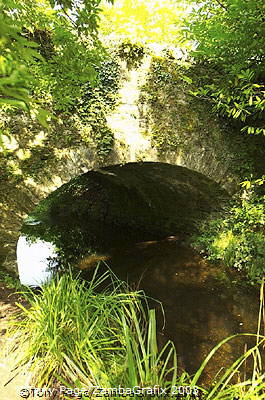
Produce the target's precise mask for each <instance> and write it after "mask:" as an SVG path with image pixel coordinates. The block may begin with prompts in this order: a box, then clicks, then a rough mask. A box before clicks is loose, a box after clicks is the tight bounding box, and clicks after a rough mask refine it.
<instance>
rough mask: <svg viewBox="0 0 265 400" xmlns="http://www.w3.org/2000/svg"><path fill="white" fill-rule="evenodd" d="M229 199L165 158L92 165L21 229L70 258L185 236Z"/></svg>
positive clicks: (50, 198)
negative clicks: (121, 163)
mask: <svg viewBox="0 0 265 400" xmlns="http://www.w3.org/2000/svg"><path fill="white" fill-rule="evenodd" d="M227 199H228V196H227V194H226V193H225V192H224V191H223V190H222V189H221V188H220V186H219V185H218V184H217V183H216V182H214V181H212V180H210V179H209V178H207V177H205V176H204V175H202V174H200V173H198V172H195V171H191V170H189V169H187V168H184V167H180V166H175V165H171V164H165V163H153V162H140V163H129V164H124V165H114V166H110V167H105V168H102V169H98V170H91V171H89V172H87V173H85V174H82V175H80V176H78V177H76V178H74V179H72V180H70V181H69V182H68V183H66V184H64V185H62V186H61V187H60V188H59V189H57V190H56V191H54V192H53V193H52V194H51V195H49V196H48V197H47V198H46V199H45V200H43V201H42V202H40V203H39V205H38V206H37V208H36V209H35V210H34V212H33V213H32V214H31V217H32V218H33V219H35V220H37V221H39V224H35V225H32V224H27V223H25V224H24V226H23V228H22V232H23V234H26V235H29V236H33V237H35V238H38V239H42V240H45V241H47V242H52V243H54V244H55V245H56V246H57V247H58V248H61V249H62V250H63V252H64V254H66V255H68V256H69V259H70V261H73V260H74V261H76V260H78V259H80V257H83V256H85V255H88V254H94V253H95V252H96V253H97V252H99V253H100V254H108V253H109V252H110V251H111V250H112V249H113V248H115V247H119V246H121V245H124V244H130V243H136V242H141V241H148V240H159V239H162V238H165V237H168V236H170V235H180V236H181V237H187V236H189V235H190V234H191V233H194V232H196V231H197V230H198V224H199V223H200V222H201V221H203V220H205V219H207V218H209V217H211V216H212V215H213V214H214V213H217V214H218V213H219V214H220V213H221V212H222V206H223V205H224V204H225V202H226V200H227Z"/></svg>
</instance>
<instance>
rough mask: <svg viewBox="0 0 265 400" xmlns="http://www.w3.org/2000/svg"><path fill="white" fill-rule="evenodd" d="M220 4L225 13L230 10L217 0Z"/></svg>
mask: <svg viewBox="0 0 265 400" xmlns="http://www.w3.org/2000/svg"><path fill="white" fill-rule="evenodd" d="M215 1H216V2H217V3H218V4H219V6H220V7H222V8H223V9H224V10H225V11H228V8H227V7H226V6H225V5H224V4H223V3H221V1H220V0H215Z"/></svg>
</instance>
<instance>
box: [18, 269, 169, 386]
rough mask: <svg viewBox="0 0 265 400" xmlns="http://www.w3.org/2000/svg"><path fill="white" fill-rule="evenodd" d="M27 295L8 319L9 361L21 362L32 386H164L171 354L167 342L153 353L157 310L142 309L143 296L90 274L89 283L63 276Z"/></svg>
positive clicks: (155, 345)
mask: <svg viewBox="0 0 265 400" xmlns="http://www.w3.org/2000/svg"><path fill="white" fill-rule="evenodd" d="M109 280H112V284H111V285H110V287H109V288H108V289H105V290H103V291H101V292H99V291H98V287H99V286H100V287H101V288H102V285H104V284H105V285H106V284H109ZM28 300H29V302H30V306H31V307H30V308H29V309H28V310H26V309H25V308H24V307H23V306H21V305H20V307H21V309H22V311H23V317H24V318H20V319H19V320H17V321H13V322H12V325H11V328H12V329H11V331H10V332H11V334H12V336H13V338H14V340H13V342H12V350H13V351H14V356H15V360H16V361H15V363H16V365H18V366H20V367H22V366H24V365H25V364H26V365H27V367H28V368H29V369H30V371H32V372H33V376H34V382H35V384H36V385H37V386H43V385H51V384H52V383H53V382H54V379H55V377H56V376H57V377H58V376H60V382H64V381H66V382H67V384H68V385H71V384H74V385H76V383H77V382H79V383H80V384H81V385H82V387H88V388H89V387H91V386H93V385H98V386H99V387H102V388H111V387H118V386H119V385H121V386H123V387H133V386H135V385H139V386H142V385H144V386H149V385H161V386H162V387H165V385H168V383H167V379H168V378H169V376H168V372H169V371H170V367H169V363H171V362H172V366H174V367H175V368H176V351H175V349H174V347H173V345H172V344H171V343H170V342H168V344H167V345H166V346H165V347H164V348H163V350H162V352H159V351H158V346H157V336H156V319H155V312H154V310H149V311H148V312H146V311H145V309H144V305H143V304H142V302H145V301H146V298H145V296H144V294H143V293H141V292H130V291H128V289H127V287H126V285H125V284H122V283H121V282H119V281H117V279H116V278H115V277H114V276H113V275H111V274H110V273H106V274H104V275H101V276H98V275H97V272H95V275H94V277H93V279H92V281H91V282H90V283H89V284H87V285H86V284H85V282H82V281H81V280H79V279H77V278H76V279H74V278H73V277H72V276H71V275H64V276H62V277H61V278H58V279H56V280H54V281H52V282H51V283H50V284H48V285H46V286H44V287H43V290H42V293H41V294H39V295H34V294H33V293H32V295H31V297H29V299H28ZM162 355H163V356H164V359H162ZM174 378H175V373H174V374H173V379H174Z"/></svg>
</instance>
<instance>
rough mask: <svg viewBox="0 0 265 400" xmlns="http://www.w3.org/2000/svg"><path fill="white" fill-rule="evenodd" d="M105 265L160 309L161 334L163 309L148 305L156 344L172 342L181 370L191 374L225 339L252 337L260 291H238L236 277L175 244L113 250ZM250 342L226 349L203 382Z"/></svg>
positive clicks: (236, 342)
mask: <svg viewBox="0 0 265 400" xmlns="http://www.w3.org/2000/svg"><path fill="white" fill-rule="evenodd" d="M108 265H109V266H110V268H111V269H112V270H113V271H114V273H115V274H116V275H117V276H118V277H119V278H120V279H122V280H126V281H128V283H129V285H130V286H131V287H132V288H134V289H143V290H144V291H145V293H146V294H147V295H148V296H150V297H152V298H154V299H157V300H159V301H160V302H161V303H162V304H163V308H164V311H165V318H166V320H165V328H164V329H163V314H162V313H161V307H160V306H159V304H158V303H157V302H151V303H152V305H153V306H154V307H155V308H156V309H157V316H158V331H159V335H158V339H159V343H160V344H161V345H162V344H163V343H165V342H166V341H167V340H168V339H171V340H173V342H174V343H175V345H176V348H177V353H178V363H179V370H180V371H181V370H184V369H185V370H187V371H188V372H189V373H190V374H193V373H194V372H195V371H196V370H197V369H198V368H199V366H200V364H201V362H202V361H203V360H204V358H205V357H206V356H207V355H208V354H209V352H210V351H211V350H212V348H213V347H214V346H215V345H217V344H218V343H219V342H220V341H221V340H223V339H224V338H226V337H228V336H230V335H234V334H237V333H243V332H244V333H255V332H256V329H257V320H258V310H259V291H258V289H257V288H256V289H255V288H246V287H243V286H241V287H239V286H238V284H236V283H235V281H234V280H233V279H234V275H235V274H233V273H231V272H229V271H228V272H227V271H226V270H225V268H224V267H220V266H216V265H212V264H210V263H209V262H207V261H206V260H205V259H203V258H202V257H201V256H200V255H199V254H197V253H196V252H195V251H194V250H192V249H191V248H190V247H188V246H186V245H184V244H183V243H181V242H179V241H175V240H164V241H160V242H156V241H154V242H145V243H140V244H137V245H134V246H133V247H131V248H130V249H128V248H127V249H123V250H119V251H115V252H113V254H112V255H111V259H110V260H109V261H108ZM253 343H254V342H253V338H250V337H247V336H244V337H240V338H236V339H233V340H231V341H229V342H228V343H226V344H224V345H223V346H222V347H221V348H220V350H218V352H217V353H216V355H215V356H214V357H213V359H212V360H211V361H210V362H209V364H208V365H207V367H206V369H205V372H204V374H203V381H204V382H205V383H206V382H210V381H211V380H212V379H213V377H214V376H215V375H216V374H218V373H221V372H222V371H223V369H224V368H225V367H228V366H230V365H231V364H232V363H233V361H235V359H236V358H237V357H238V356H240V355H241V354H243V353H244V351H245V350H246V348H249V347H250V346H251V344H253ZM248 367H250V366H248ZM246 368H247V367H246Z"/></svg>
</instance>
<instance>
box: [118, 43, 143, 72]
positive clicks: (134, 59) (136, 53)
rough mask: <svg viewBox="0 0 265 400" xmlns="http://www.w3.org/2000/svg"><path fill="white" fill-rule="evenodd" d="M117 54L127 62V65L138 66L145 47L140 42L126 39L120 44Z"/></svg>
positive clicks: (130, 66)
mask: <svg viewBox="0 0 265 400" xmlns="http://www.w3.org/2000/svg"><path fill="white" fill-rule="evenodd" d="M117 54H118V55H119V57H120V58H121V59H122V60H125V61H126V62H127V67H128V68H129V69H130V68H135V67H137V66H138V65H139V64H140V63H141V61H142V59H143V57H144V54H145V49H144V46H143V45H142V44H140V43H131V42H130V41H128V40H126V41H124V42H122V43H121V44H120V46H119V48H118V52H117Z"/></svg>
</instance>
